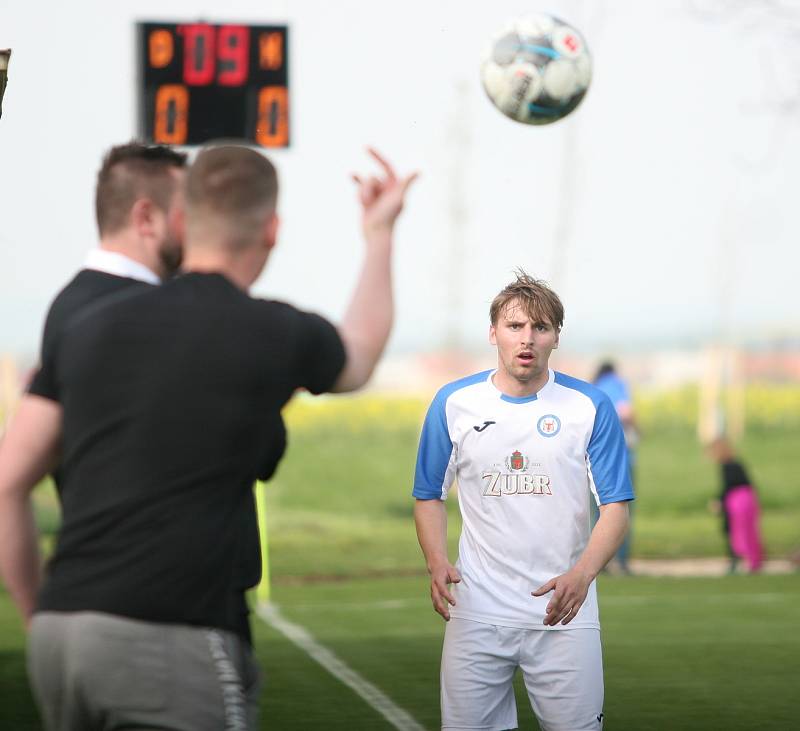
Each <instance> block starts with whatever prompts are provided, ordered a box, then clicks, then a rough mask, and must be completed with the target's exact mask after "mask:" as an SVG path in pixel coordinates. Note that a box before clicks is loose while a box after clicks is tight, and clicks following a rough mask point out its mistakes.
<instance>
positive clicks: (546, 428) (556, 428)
mask: <svg viewBox="0 0 800 731" xmlns="http://www.w3.org/2000/svg"><path fill="white" fill-rule="evenodd" d="M536 430H537V431H538V432H539V434H541V435H542V436H543V437H554V436H555V435H556V434H558V432H560V431H561V419H559V418H558V417H557V416H556V415H555V414H545V415H544V416H542V417H540V418H539V421H537V422H536Z"/></svg>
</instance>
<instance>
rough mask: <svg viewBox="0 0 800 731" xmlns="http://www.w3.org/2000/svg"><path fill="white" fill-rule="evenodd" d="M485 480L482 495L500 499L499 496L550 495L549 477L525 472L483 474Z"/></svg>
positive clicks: (551, 492)
mask: <svg viewBox="0 0 800 731" xmlns="http://www.w3.org/2000/svg"><path fill="white" fill-rule="evenodd" d="M481 476H482V477H483V479H484V480H486V488H485V489H484V491H483V494H484V495H488V496H490V497H500V496H501V495H552V494H553V491H552V490H551V489H550V477H549V476H548V475H531V474H528V473H527V472H521V473H515V472H512V473H510V474H509V473H508V472H484V473H483V475H481Z"/></svg>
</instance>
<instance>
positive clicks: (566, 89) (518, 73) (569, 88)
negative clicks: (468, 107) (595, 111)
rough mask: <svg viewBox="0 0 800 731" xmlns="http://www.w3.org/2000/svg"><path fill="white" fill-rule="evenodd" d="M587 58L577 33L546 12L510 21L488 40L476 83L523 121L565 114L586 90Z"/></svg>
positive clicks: (544, 120) (541, 121) (507, 112)
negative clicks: (479, 81)
mask: <svg viewBox="0 0 800 731" xmlns="http://www.w3.org/2000/svg"><path fill="white" fill-rule="evenodd" d="M591 79H592V59H591V56H590V55H589V49H588V48H587V47H586V42H585V41H584V40H583V36H581V34H580V33H579V32H578V31H577V30H575V28H573V27H572V26H571V25H568V24H567V23H565V22H564V21H563V20H559V19H558V18H554V17H553V16H551V15H544V14H538V15H532V16H528V17H525V18H520V19H518V20H515V21H513V22H512V23H510V24H509V25H508V26H507V27H506V28H504V29H503V30H502V31H501V32H500V33H498V34H497V35H496V36H495V37H494V38H493V39H492V41H491V44H490V46H489V48H488V50H487V51H486V52H485V54H484V57H483V63H482V64H481V81H482V82H483V88H484V89H485V90H486V93H487V94H488V95H489V99H491V100H492V103H493V104H494V105H495V106H496V107H497V108H498V109H499V110H500V111H501V112H502V113H503V114H505V115H506V116H507V117H511V119H513V120H515V121H517V122H524V123H525V124H550V123H551V122H555V121H556V120H558V119H561V118H562V117H566V116H567V115H568V114H569V113H570V112H571V111H572V110H573V109H575V107H577V106H578V104H580V103H581V100H582V99H583V97H584V96H585V94H586V91H587V90H588V88H589V83H590V81H591Z"/></svg>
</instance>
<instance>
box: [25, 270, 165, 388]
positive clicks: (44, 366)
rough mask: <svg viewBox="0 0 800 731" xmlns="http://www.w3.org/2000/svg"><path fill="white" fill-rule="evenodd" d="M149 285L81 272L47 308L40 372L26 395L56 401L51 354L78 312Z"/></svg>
mask: <svg viewBox="0 0 800 731" xmlns="http://www.w3.org/2000/svg"><path fill="white" fill-rule="evenodd" d="M150 286H152V285H149V284H146V283H144V282H140V281H138V280H136V279H131V278H129V277H118V276H116V275H115V274H107V273H106V272H99V271H96V270H94V269H81V271H79V272H78V273H77V274H76V275H75V276H74V277H73V279H72V281H70V282H69V283H68V284H67V285H66V286H65V287H64V289H62V290H61V291H60V292H59V293H58V294H57V295H56V297H55V299H54V300H53V302H52V304H51V305H50V309H49V310H48V312H47V318H46V319H45V322H44V333H43V334H42V347H41V354H40V364H41V365H40V368H39V370H38V371H37V372H36V374H35V375H34V377H33V381H32V382H31V385H30V388H29V389H28V391H29V392H30V393H32V394H34V395H35V396H43V397H44V398H49V399H51V400H57V398H56V387H55V384H54V383H53V378H54V374H53V370H52V369H53V354H54V352H55V348H56V343H57V342H58V339H59V338H60V337H61V334H62V333H63V332H64V329H65V328H66V327H67V324H68V323H69V321H70V320H71V319H72V318H73V317H74V316H75V315H76V314H77V313H78V312H80V311H81V310H83V309H84V308H86V307H87V306H90V305H97V304H98V303H99V302H102V301H103V300H104V299H105V298H106V297H109V296H112V295H115V294H117V293H119V292H122V291H123V290H125V291H127V290H130V289H132V288H135V289H141V288H145V287H150Z"/></svg>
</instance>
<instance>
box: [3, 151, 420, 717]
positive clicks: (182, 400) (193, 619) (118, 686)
mask: <svg viewBox="0 0 800 731" xmlns="http://www.w3.org/2000/svg"><path fill="white" fill-rule="evenodd" d="M373 154H374V156H375V157H376V159H377V160H378V162H379V163H380V164H381V165H382V166H383V168H384V175H383V177H382V178H381V179H378V178H370V179H368V180H366V181H359V184H360V197H361V203H362V206H363V210H364V216H363V229H364V234H365V238H366V240H367V251H366V256H365V260H364V266H363V269H362V272H361V275H360V278H359V281H358V283H357V285H356V289H355V291H354V294H353V297H352V300H351V304H350V306H349V308H348V310H347V313H346V315H345V318H344V320H343V322H342V324H341V326H340V328H339V329H338V331H337V329H336V328H334V327H333V326H332V325H330V324H329V323H327V322H326V321H325V320H323V319H322V318H319V317H317V316H315V315H310V314H307V313H303V312H300V311H298V310H296V309H294V308H293V307H291V306H289V305H285V304H282V303H278V302H265V301H260V300H253V299H251V298H250V297H249V296H248V295H247V288H248V287H249V286H250V285H251V284H252V283H253V281H255V279H256V278H257V277H258V275H259V273H260V272H261V269H262V268H263V266H264V263H265V262H266V260H267V257H268V256H269V253H270V252H271V250H272V247H273V246H274V244H275V240H276V234H277V226H278V219H277V216H276V214H275V200H276V195H277V181H276V178H275V173H274V169H273V168H272V166H271V165H270V164H269V163H268V162H267V161H266V160H265V159H264V158H263V157H262V156H261V155H259V154H258V153H256V152H254V151H251V150H247V149H245V148H238V147H230V146H226V147H218V148H212V149H209V150H206V151H204V152H202V153H201V154H200V155H199V156H198V159H197V161H196V162H195V164H194V165H193V166H192V168H191V170H190V173H189V178H188V185H187V231H186V261H185V269H186V272H187V273H186V274H185V275H183V276H181V277H179V278H177V279H175V280H173V281H171V282H168V283H166V284H165V285H163V286H162V287H159V288H155V289H152V290H149V291H146V292H135V293H131V294H130V295H129V296H122V297H119V298H115V300H114V301H113V302H107V303H106V304H105V305H104V306H103V307H102V308H96V309H93V310H92V311H89V312H86V313H84V314H82V315H80V316H79V317H77V318H75V319H74V320H73V321H72V322H71V323H70V325H69V327H68V328H67V332H66V333H65V336H64V337H63V338H62V339H61V342H60V344H59V346H58V347H57V349H56V354H55V358H54V372H55V373H56V379H55V381H56V383H57V386H58V398H59V400H60V402H61V404H62V406H63V444H62V462H61V466H62V470H63V489H62V500H63V507H64V521H63V525H62V530H61V533H60V536H59V541H58V546H57V549H56V552H55V555H54V557H53V559H52V561H51V562H50V564H49V567H48V576H47V579H46V582H45V585H44V587H43V590H42V592H41V597H40V601H39V604H38V607H37V613H36V615H35V617H34V620H33V622H32V628H31V638H30V665H31V671H32V679H33V683H34V687H35V689H36V692H37V696H38V697H39V699H40V702H41V705H42V708H43V712H44V715H45V718H46V720H47V723H48V725H49V726H50V727H52V728H61V729H72V728H75V729H78V728H81V729H92V728H104V727H106V726H104V725H103V724H105V723H114V724H118V725H120V726H122V725H126V724H127V725H129V726H131V727H133V726H137V727H144V726H147V727H152V726H158V727H166V726H168V727H169V728H175V729H184V728H185V729H187V730H188V729H192V730H193V731H202V730H203V729H209V731H210V730H211V729H219V728H223V727H224V728H243V729H246V728H252V727H253V724H254V720H253V719H252V716H251V717H250V719H249V720H248V712H247V709H246V708H245V704H244V698H243V687H242V686H243V683H242V677H243V676H244V675H247V674H248V673H249V672H250V668H249V667H248V654H247V652H246V651H244V649H243V647H242V645H243V642H242V639H241V638H240V637H239V636H238V635H237V634H236V626H235V625H234V624H233V623H232V622H231V616H230V612H229V609H228V603H229V596H230V593H231V590H232V582H233V581H235V580H236V575H235V566H236V563H237V557H238V556H239V555H240V540H241V539H240V532H239V531H238V530H236V527H237V526H238V525H239V524H240V520H241V516H242V515H243V514H245V513H247V512H248V511H252V501H251V500H252V499H251V495H252V492H251V486H252V482H253V480H254V479H255V478H257V477H263V476H264V475H266V474H268V473H269V472H271V470H273V469H274V466H275V463H276V461H277V458H276V454H275V452H274V449H273V448H272V446H271V445H272V443H273V442H274V439H275V433H276V431H275V430H276V428H277V424H278V423H279V414H280V409H281V407H282V406H283V405H284V404H285V403H286V401H288V399H289V398H290V397H291V395H292V393H293V392H294V391H295V390H296V389H297V388H306V389H308V390H310V391H312V392H313V393H320V392H323V391H347V390H353V389H356V388H359V387H360V386H361V385H363V384H364V383H365V382H366V381H367V379H368V378H369V376H370V375H371V372H372V370H373V368H374V366H375V364H376V362H377V360H378V358H379V357H380V354H381V352H382V350H383V347H384V346H385V343H386V340H387V338H388V334H389V331H390V328H391V321H392V294H391V282H390V273H391V269H390V254H391V248H392V232H393V227H394V222H395V220H396V218H397V216H398V214H399V213H400V210H401V209H402V205H403V200H404V196H405V192H406V190H407V188H408V186H409V184H410V183H411V181H412V180H413V176H409V177H407V178H404V179H398V178H397V177H396V176H395V174H394V172H393V170H392V169H391V167H390V166H389V165H388V164H387V163H386V162H385V161H383V159H382V158H380V157H379V156H378V155H377V154H376V153H373ZM52 404H53V402H48V406H50V405H52ZM45 416H46V417H47V419H48V423H49V426H48V428H47V429H46V430H44V431H45V435H46V439H45V440H41V443H39V444H38V445H36V446H35V449H37V450H39V452H40V456H42V455H45V454H46V453H47V452H48V451H49V450H52V448H53V446H54V445H55V443H56V440H57V438H58V436H59V434H60V432H61V429H60V424H59V422H60V419H61V413H59V411H58V409H51V410H50V412H49V413H47V414H45ZM45 441H46V442H49V443H48V444H45V443H44V442H45ZM4 446H6V447H8V448H9V449H11V448H15V449H16V448H19V447H20V446H21V445H19V444H16V445H4ZM29 446H30V445H29ZM1 456H2V455H0V457H1ZM34 456H35V455H34ZM32 477H34V476H31V475H22V476H20V475H18V474H13V473H9V472H8V471H4V470H3V462H2V460H0V509H6V508H7V509H8V510H9V511H12V512H13V511H14V510H15V500H16V503H19V501H20V497H19V496H20V494H22V495H24V496H27V493H26V492H25V490H26V488H27V484H26V483H28V482H30V481H31V479H32ZM23 478H24V479H23ZM3 498H5V499H3ZM11 498H14V499H11ZM17 512H18V509H17ZM12 519H13V518H12ZM0 540H2V539H0ZM17 543H18V546H17V548H14V547H13V546H12V547H10V548H8V541H3V544H2V546H1V547H2V548H3V549H4V550H2V551H0V566H2V567H3V569H4V573H5V574H6V577H7V579H8V578H9V575H11V576H12V578H13V571H12V572H9V571H8V569H7V567H8V564H9V563H13V561H10V560H9V556H11V557H14V556H16V561H17V562H18V563H24V562H25V560H26V559H25V558H24V556H25V551H24V545H25V543H26V539H25V537H24V536H23V538H22V540H19V541H18V542H17ZM19 545H21V546H22V547H23V548H22V549H20V548H19ZM3 554H5V555H3ZM20 593H23V594H24V589H23V590H22V591H17V593H16V594H15V596H17V595H18V594H20ZM97 637H101V638H105V639H103V640H101V641H97V639H96V638H97ZM165 643H168V645H169V650H168V651H167V649H166V647H165ZM76 675H77V677H76ZM167 687H170V688H171V692H169V693H167V692H166V688H167ZM74 688H85V689H86V690H85V691H80V692H69V690H68V689H74ZM98 719H100V720H98Z"/></svg>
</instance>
